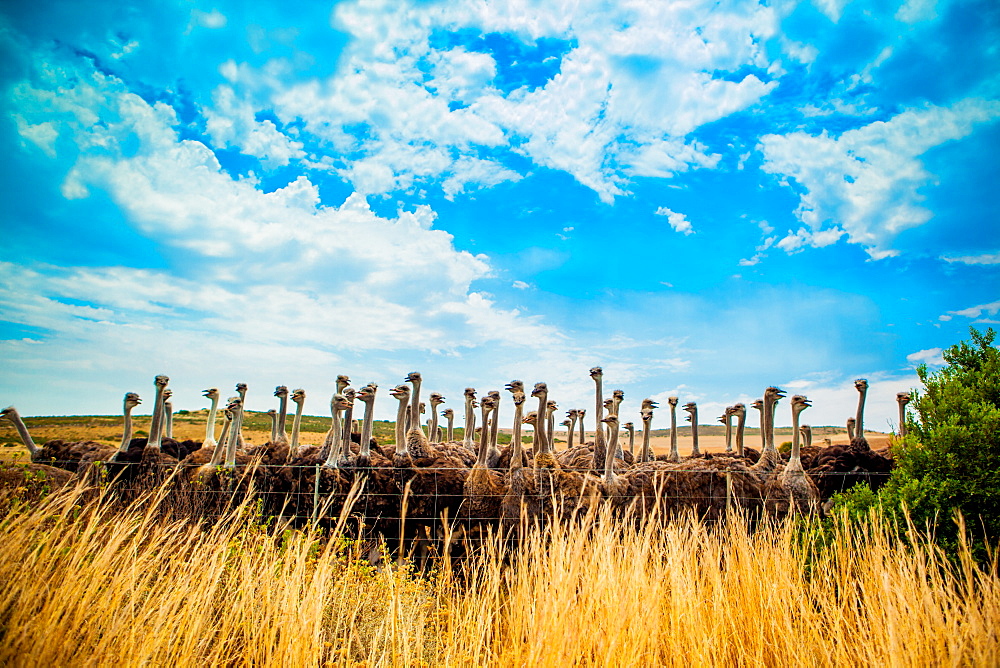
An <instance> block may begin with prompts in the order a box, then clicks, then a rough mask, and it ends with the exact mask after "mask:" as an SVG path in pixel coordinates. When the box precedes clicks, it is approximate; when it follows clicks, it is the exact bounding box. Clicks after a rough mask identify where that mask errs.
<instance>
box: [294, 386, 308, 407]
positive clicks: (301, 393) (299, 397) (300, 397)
mask: <svg viewBox="0 0 1000 668" xmlns="http://www.w3.org/2000/svg"><path fill="white" fill-rule="evenodd" d="M305 400H306V391H305V390H303V389H301V388H300V389H297V390H292V401H294V402H295V403H297V404H301V403H304V402H305Z"/></svg>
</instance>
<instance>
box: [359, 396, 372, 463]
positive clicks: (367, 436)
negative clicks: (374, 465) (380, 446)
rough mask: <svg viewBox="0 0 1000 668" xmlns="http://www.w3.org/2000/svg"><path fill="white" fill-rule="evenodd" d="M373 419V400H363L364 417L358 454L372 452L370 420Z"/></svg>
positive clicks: (369, 453)
mask: <svg viewBox="0 0 1000 668" xmlns="http://www.w3.org/2000/svg"><path fill="white" fill-rule="evenodd" d="M374 419H375V400H374V399H372V400H371V401H366V402H365V419H364V422H363V423H362V424H361V449H360V450H359V452H360V456H362V457H369V456H370V455H371V452H372V422H373V421H374Z"/></svg>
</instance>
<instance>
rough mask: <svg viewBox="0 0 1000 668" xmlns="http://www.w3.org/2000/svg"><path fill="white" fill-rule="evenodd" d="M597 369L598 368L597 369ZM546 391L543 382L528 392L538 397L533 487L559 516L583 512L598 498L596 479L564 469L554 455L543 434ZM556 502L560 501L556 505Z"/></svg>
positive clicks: (598, 489)
mask: <svg viewBox="0 0 1000 668" xmlns="http://www.w3.org/2000/svg"><path fill="white" fill-rule="evenodd" d="M595 368H596V367H595ZM597 371H598V372H600V369H599V368H597ZM548 394H549V388H548V385H546V384H545V383H535V388H534V389H533V390H532V391H531V396H532V397H535V398H537V399H538V410H537V412H536V420H535V433H534V444H533V445H534V447H533V449H534V451H535V461H534V468H535V486H536V488H537V490H538V495H539V497H540V499H541V503H542V507H544V508H546V509H548V508H551V509H552V511H553V512H556V513H557V514H559V515H563V516H572V515H574V514H576V513H577V512H586V511H587V509H588V508H589V507H590V505H592V503H593V502H594V501H596V500H597V499H598V498H599V497H600V487H599V480H598V478H595V477H594V476H592V475H590V474H589V473H578V472H576V471H567V470H564V469H563V468H562V467H561V466H560V465H559V462H558V460H556V458H555V456H554V455H553V453H552V444H551V442H550V441H548V439H547V437H546V434H545V422H546V420H544V419H542V418H541V416H543V415H545V411H546V409H547V408H548ZM526 419H527V418H526ZM601 430H602V426H601V425H600V424H598V425H597V433H598V434H600V433H601ZM612 459H613V458H612ZM555 504H559V505H558V507H557V506H556V505H555Z"/></svg>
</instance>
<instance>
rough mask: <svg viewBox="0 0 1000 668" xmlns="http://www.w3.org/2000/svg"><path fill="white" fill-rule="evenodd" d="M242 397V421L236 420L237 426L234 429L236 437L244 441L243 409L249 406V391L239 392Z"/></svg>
mask: <svg viewBox="0 0 1000 668" xmlns="http://www.w3.org/2000/svg"><path fill="white" fill-rule="evenodd" d="M237 393H238V394H239V395H240V419H239V420H236V424H234V425H233V429H234V430H236V437H237V439H238V440H240V441H242V440H243V417H242V415H243V408H244V407H245V406H246V405H247V391H246V390H245V389H243V390H237Z"/></svg>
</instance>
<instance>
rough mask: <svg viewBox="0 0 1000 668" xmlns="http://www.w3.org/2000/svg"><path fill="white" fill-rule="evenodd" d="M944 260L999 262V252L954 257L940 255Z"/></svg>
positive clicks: (967, 262) (959, 262)
mask: <svg viewBox="0 0 1000 668" xmlns="http://www.w3.org/2000/svg"><path fill="white" fill-rule="evenodd" d="M941 259H942V260H944V261H945V262H953V263H958V264H1000V253H984V254H982V255H959V256H955V257H949V256H942V257H941Z"/></svg>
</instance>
